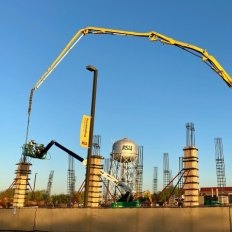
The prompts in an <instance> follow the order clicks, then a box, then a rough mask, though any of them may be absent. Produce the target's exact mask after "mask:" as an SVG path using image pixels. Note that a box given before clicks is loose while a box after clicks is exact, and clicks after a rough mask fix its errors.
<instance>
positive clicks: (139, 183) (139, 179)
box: [135, 146, 143, 194]
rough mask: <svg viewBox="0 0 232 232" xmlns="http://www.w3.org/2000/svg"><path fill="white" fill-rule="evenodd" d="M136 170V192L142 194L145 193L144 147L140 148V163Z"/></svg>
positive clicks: (138, 162)
mask: <svg viewBox="0 0 232 232" xmlns="http://www.w3.org/2000/svg"><path fill="white" fill-rule="evenodd" d="M135 169H136V180H135V191H136V193H138V194H141V193H142V191H143V146H138V161H137V167H135Z"/></svg>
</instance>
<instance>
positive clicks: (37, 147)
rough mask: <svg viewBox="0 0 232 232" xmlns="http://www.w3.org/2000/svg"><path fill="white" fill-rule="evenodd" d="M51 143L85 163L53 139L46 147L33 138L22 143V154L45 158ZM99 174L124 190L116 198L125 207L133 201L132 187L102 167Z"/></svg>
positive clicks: (85, 163) (84, 160)
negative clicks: (118, 197)
mask: <svg viewBox="0 0 232 232" xmlns="http://www.w3.org/2000/svg"><path fill="white" fill-rule="evenodd" d="M53 145H55V146H57V147H58V148H60V149H61V150H63V151H65V152H66V153H68V154H69V155H70V156H72V157H73V158H75V159H77V160H79V161H80V162H81V163H82V164H83V165H84V166H86V165H87V160H86V159H83V158H82V157H80V156H79V155H77V154H76V153H74V152H73V151H71V150H69V149H67V148H66V147H64V146H63V145H61V144H60V143H58V142H56V141H55V140H52V141H51V142H50V143H48V145H47V146H46V147H44V145H43V144H37V143H36V142H35V141H34V140H32V141H29V143H28V144H24V145H23V154H24V156H29V157H31V158H35V159H45V158H46V155H47V152H48V150H49V149H50V148H51V147H52V146H53ZM99 175H100V176H101V177H104V178H106V179H107V180H109V181H111V182H112V183H113V184H114V185H115V186H117V187H118V188H120V189H121V190H123V192H125V193H124V194H122V196H121V198H120V199H119V200H118V202H124V203H123V204H124V207H126V205H127V204H126V203H129V202H132V201H133V193H132V189H131V188H130V187H128V186H127V185H126V184H125V183H124V182H123V181H119V180H118V179H116V178H115V177H114V176H112V175H110V174H109V173H107V172H105V171H104V170H102V169H100V170H99ZM120 192H121V193H122V191H120ZM131 204H132V205H133V203H130V204H129V205H131ZM120 207H121V206H120Z"/></svg>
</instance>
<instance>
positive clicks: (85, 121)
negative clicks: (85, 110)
mask: <svg viewBox="0 0 232 232" xmlns="http://www.w3.org/2000/svg"><path fill="white" fill-rule="evenodd" d="M90 124H91V117H90V116H89V115H83V117H82V122H81V129H80V146H81V147H84V148H88V147H89V134H90Z"/></svg>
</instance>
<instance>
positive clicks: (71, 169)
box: [67, 155, 76, 198]
mask: <svg viewBox="0 0 232 232" xmlns="http://www.w3.org/2000/svg"><path fill="white" fill-rule="evenodd" d="M67 179H68V180H67V194H68V195H69V197H70V198H72V196H73V195H74V193H75V184H76V176H75V166H74V158H73V157H72V156H71V155H69V156H68V177H67Z"/></svg>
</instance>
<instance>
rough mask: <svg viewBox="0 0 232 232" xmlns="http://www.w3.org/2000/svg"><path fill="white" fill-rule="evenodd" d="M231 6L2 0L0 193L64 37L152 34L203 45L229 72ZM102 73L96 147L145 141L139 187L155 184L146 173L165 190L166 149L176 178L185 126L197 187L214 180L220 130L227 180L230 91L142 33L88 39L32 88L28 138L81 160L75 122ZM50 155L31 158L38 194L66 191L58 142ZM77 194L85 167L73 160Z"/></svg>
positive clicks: (105, 149)
mask: <svg viewBox="0 0 232 232" xmlns="http://www.w3.org/2000/svg"><path fill="white" fill-rule="evenodd" d="M231 9H232V2H231V1H229V0H222V1H211V0H204V1H200V0H197V1H184V0H177V1H175V2H173V1H161V0H159V1H154V0H143V1H132V0H126V1H101V0H99V1H75V0H68V1H66V0H65V1H64V0H56V1H55V0H53V1H52V0H41V1H31V0H30V1H29V0H24V1H17V0H2V1H0V28H1V36H0V41H1V43H0V50H1V52H0V59H1V63H0V77H1V85H0V96H1V97H0V105H1V115H0V119H1V123H0V126H1V128H0V140H1V161H0V164H1V168H0V190H4V189H6V188H8V187H9V186H10V184H11V183H12V182H13V180H14V178H15V174H14V171H15V169H16V165H15V164H16V163H17V162H18V161H19V158H20V156H21V146H22V145H23V143H24V142H25V132H26V122H27V107H28V100H29V92H30V90H31V88H32V87H33V86H34V84H35V83H36V82H37V80H38V79H39V78H40V76H41V75H42V74H43V73H44V72H45V70H46V69H47V68H48V67H49V65H50V64H51V63H52V62H53V61H54V59H55V58H56V57H57V55H58V54H59V53H60V52H61V50H62V49H63V48H64V47H65V45H66V44H67V43H68V41H69V40H70V39H71V37H72V36H73V35H74V34H75V33H76V32H77V31H78V30H80V29H81V28H84V27H87V26H96V27H106V28H113V29H122V30H131V31H138V32H147V31H156V32H159V33H161V34H164V35H167V36H170V37H172V38H174V39H176V40H179V41H183V42H187V43H190V44H194V45H197V46H199V47H201V48H205V49H206V50H207V51H208V52H209V53H210V54H212V55H213V56H214V57H215V58H216V59H217V60H218V61H219V62H220V63H221V65H222V66H223V67H224V68H225V69H226V70H227V71H228V73H229V74H231V75H232V66H231V65H232V52H231V51H232V43H231V41H232V27H231V22H232V13H231ZM88 64H92V65H94V66H95V67H97V68H98V70H99V76H98V77H99V79H98V92H97V103H96V118H95V131H94V132H95V134H100V135H101V137H102V144H101V153H102V156H104V157H105V158H108V157H109V154H110V152H111V149H112V144H113V142H115V141H116V140H119V139H122V138H124V137H128V138H129V139H132V140H134V141H135V142H137V144H138V145H141V146H143V147H144V185H143V188H144V190H146V189H150V190H152V182H153V168H154V167H155V166H157V167H158V168H159V173H158V179H159V189H162V187H163V184H162V183H163V182H162V181H163V175H162V170H163V153H166V152H167V153H169V163H170V165H169V166H170V169H171V170H172V173H173V176H175V174H176V173H177V172H178V158H179V156H181V155H182V154H183V152H182V149H183V147H184V146H185V144H186V128H185V124H186V123H187V122H193V123H194V125H195V129H196V132H195V137H196V146H197V147H198V149H199V169H200V171H199V174H200V186H212V185H214V186H216V184H217V182H216V165H215V148H214V138H215V137H221V138H222V141H223V146H224V147H223V148H224V149H223V151H224V158H225V166H226V178H227V186H231V185H232V178H231V176H232V171H231V170H232V168H231V165H232V158H231V151H232V141H231V131H232V124H231V118H232V107H231V99H232V89H230V88H229V87H227V85H226V84H225V83H224V82H223V81H222V79H221V78H220V77H219V76H218V75H217V74H216V73H215V72H213V71H212V70H211V69H210V68H209V67H208V66H207V65H205V64H204V63H203V62H201V60H200V59H199V58H197V57H195V56H193V55H191V54H189V53H186V52H185V51H182V50H180V49H179V48H176V47H172V46H168V45H163V44H161V43H158V42H150V41H149V40H148V39H146V38H135V37H120V36H111V35H108V36H107V35H98V36H96V35H88V36H85V37H84V38H83V39H82V40H81V41H80V42H79V43H78V44H77V46H76V47H75V48H74V49H73V50H72V52H71V53H70V54H69V55H68V56H67V57H66V58H65V59H64V60H63V61H62V63H61V64H60V65H59V66H58V68H57V69H56V70H55V71H54V72H53V73H52V74H51V75H50V76H49V77H48V79H47V80H46V81H45V82H44V84H43V85H42V86H41V87H40V88H39V89H38V90H37V91H36V92H35V95H34V99H33V106H32V115H31V125H30V132H29V139H35V140H36V141H37V142H38V143H44V144H47V143H48V142H49V141H50V140H51V139H55V140H57V141H58V142H60V143H61V144H63V145H65V146H66V147H68V148H70V149H71V150H73V151H75V152H77V153H78V154H79V155H81V156H82V157H86V155H87V150H85V149H83V148H81V147H80V146H79V130H80V122H81V117H82V115H83V114H89V113H90V102H91V89H92V73H90V72H89V71H87V70H86V68H85V67H86V65H88ZM50 156H51V157H50V160H46V161H41V160H31V163H32V167H31V171H32V174H31V176H30V178H31V183H32V182H33V179H34V174H35V173H38V176H37V183H36V188H37V189H46V187H47V181H48V176H49V173H50V170H54V183H53V189H52V192H53V193H54V192H55V193H60V192H63V193H66V189H67V181H66V179H67V167H68V157H67V156H66V154H65V153H64V152H62V151H60V150H58V149H57V148H55V147H54V148H52V149H51V150H50ZM75 166H76V177H77V184H76V186H77V187H76V188H77V189H78V187H79V185H80V184H81V183H82V181H83V178H84V170H85V169H84V167H83V166H82V165H81V164H80V163H78V162H76V163H75Z"/></svg>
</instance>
